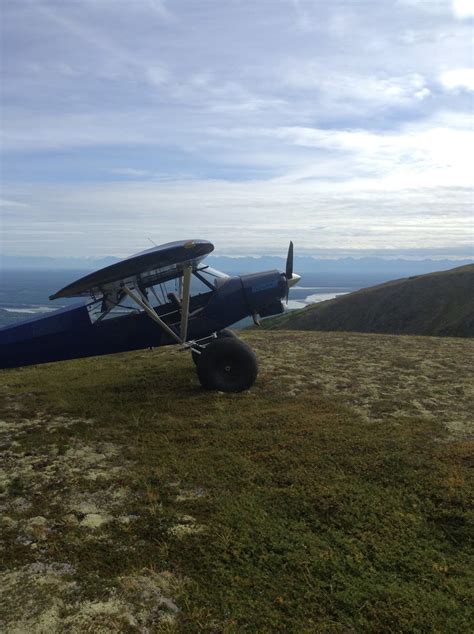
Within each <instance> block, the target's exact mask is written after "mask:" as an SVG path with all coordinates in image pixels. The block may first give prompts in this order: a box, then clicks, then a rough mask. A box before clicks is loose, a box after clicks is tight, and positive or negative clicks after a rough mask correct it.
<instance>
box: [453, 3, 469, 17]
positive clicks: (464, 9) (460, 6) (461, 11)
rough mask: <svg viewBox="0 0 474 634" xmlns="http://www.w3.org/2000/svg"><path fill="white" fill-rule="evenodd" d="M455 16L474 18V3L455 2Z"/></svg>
mask: <svg viewBox="0 0 474 634" xmlns="http://www.w3.org/2000/svg"><path fill="white" fill-rule="evenodd" d="M453 11H454V15H455V16H456V17H458V18H461V19H465V18H472V17H474V1H473V0H453Z"/></svg>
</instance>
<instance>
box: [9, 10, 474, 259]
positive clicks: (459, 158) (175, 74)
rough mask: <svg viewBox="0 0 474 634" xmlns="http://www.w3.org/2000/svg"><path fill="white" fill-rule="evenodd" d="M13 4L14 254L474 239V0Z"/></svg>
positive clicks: (438, 252) (464, 249) (377, 246)
mask: <svg viewBox="0 0 474 634" xmlns="http://www.w3.org/2000/svg"><path fill="white" fill-rule="evenodd" d="M0 7H1V8H0V12H1V15H0V18H1V24H2V27H1V28H2V55H1V59H2V62H1V73H2V79H1V103H2V137H1V139H2V162H1V179H0V181H1V191H0V199H1V202H0V205H1V206H0V254H3V255H35V256H41V255H47V256H61V257H63V256H68V255H70V256H86V257H99V256H105V255H115V256H119V257H122V256H127V255H130V254H132V253H134V252H137V251H140V250H142V249H146V248H149V247H150V246H151V245H150V241H153V242H155V243H157V244H161V243H164V242H168V241H171V240H179V239H189V238H203V239H207V240H211V241H212V242H213V243H214V244H215V246H216V253H217V254H220V255H262V254H269V255H270V254H271V255H282V256H284V255H285V254H286V250H287V245H288V241H289V240H290V239H292V240H293V241H294V242H295V249H296V252H297V253H299V254H300V255H314V256H319V257H341V256H348V255H349V256H356V257H357V256H363V255H382V256H387V255H388V256H393V255H397V254H404V256H411V257H452V258H461V257H466V256H467V257H474V249H473V237H474V194H473V191H474V189H473V171H474V170H473V169H472V166H473V165H474V130H473V122H472V115H473V97H474V69H473V61H474V60H473V26H474V0H383V1H382V2H381V1H380V0H331V1H330V2H327V1H322V0H199V1H198V0H173V1H172V2H171V0H169V1H166V0H69V1H68V2H64V0H1V2H0Z"/></svg>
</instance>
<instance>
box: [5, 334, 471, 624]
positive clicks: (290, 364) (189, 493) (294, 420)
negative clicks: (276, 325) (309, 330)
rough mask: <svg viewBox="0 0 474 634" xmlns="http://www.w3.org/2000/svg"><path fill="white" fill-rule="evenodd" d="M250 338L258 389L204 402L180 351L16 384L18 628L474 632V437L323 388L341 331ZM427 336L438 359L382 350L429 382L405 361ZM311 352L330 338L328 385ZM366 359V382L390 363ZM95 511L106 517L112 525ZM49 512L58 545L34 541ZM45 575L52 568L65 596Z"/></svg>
mask: <svg viewBox="0 0 474 634" xmlns="http://www.w3.org/2000/svg"><path fill="white" fill-rule="evenodd" d="M246 336H247V337H248V338H249V339H250V340H252V343H253V345H254V346H255V348H256V349H257V352H258V353H259V356H260V358H261V359H262V365H263V368H262V372H261V374H260V378H259V380H258V383H257V384H256V386H255V387H254V388H253V389H252V390H251V391H250V392H247V393H243V394H239V395H224V394H217V393H208V392H203V391H202V390H201V389H200V388H199V386H198V383H197V379H196V376H195V372H194V367H193V364H192V362H191V360H190V358H189V357H188V356H187V355H186V354H182V353H179V352H177V351H175V350H163V351H158V352H154V353H150V352H148V351H145V352H138V353H133V354H123V355H117V356H113V357H102V358H98V359H85V360H81V361H76V362H70V363H61V364H54V365H53V364H51V365H48V366H38V367H34V368H25V369H22V370H16V371H9V372H4V373H2V374H1V375H0V385H1V386H2V391H1V392H0V398H1V395H3V396H4V397H8V398H5V399H4V401H3V403H2V405H0V419H1V420H3V421H5V422H6V423H7V425H8V427H7V430H6V438H7V440H8V443H10V444H9V445H6V447H7V450H6V455H7V465H10V466H9V467H7V477H6V479H5V486H6V489H5V495H4V498H3V502H4V504H5V514H6V516H7V517H9V518H10V520H11V521H10V522H9V523H7V527H6V530H5V531H4V533H3V551H2V559H3V562H2V563H3V569H4V572H3V574H4V575H6V576H5V577H4V578H8V579H10V577H8V574H10V575H11V574H12V572H13V573H15V574H16V575H17V577H16V578H15V579H14V580H13V581H11V583H10V582H9V585H8V584H7V585H8V587H7V589H6V595H5V596H6V597H7V600H6V601H5V600H4V602H3V606H4V608H3V613H2V608H1V607H0V623H1V618H3V620H4V624H5V629H6V630H7V631H8V627H12V623H13V622H17V623H22V624H23V627H25V628H27V629H28V630H29V631H46V630H41V623H48V624H49V626H50V628H51V629H50V630H49V631H63V630H62V629H61V628H62V627H66V626H65V624H66V625H67V626H68V627H69V628H70V629H69V630H68V631H94V632H95V631H103V632H116V631H124V632H127V631H130V632H135V631H136V632H139V631H142V629H140V628H144V627H148V628H149V629H150V631H157V632H159V631H178V632H243V631H244V632H245V631H248V632H298V633H299V632H348V631H356V632H427V631H433V632H469V631H472V619H473V616H474V614H473V611H472V603H471V601H472V598H473V597H472V592H473V589H474V585H473V575H472V570H473V569H474V567H473V563H474V561H473V557H472V554H473V553H472V536H473V532H472V526H473V521H472V520H473V514H472V491H473V488H472V472H470V470H469V466H470V461H471V456H472V444H470V443H469V442H468V440H467V439H466V437H465V435H462V436H458V437H456V438H453V437H452V436H450V435H448V431H447V430H446V428H445V427H444V426H442V425H441V424H440V423H439V422H437V421H436V420H435V419H432V418H430V417H429V416H421V415H418V416H416V415H413V413H410V410H404V411H403V412H402V413H401V414H400V415H386V412H385V413H384V409H383V407H382V410H381V411H382V414H380V407H378V408H377V407H375V409H374V407H373V405H374V402H375V404H377V403H379V404H380V403H384V399H386V395H384V394H383V393H380V394H378V395H376V396H374V397H373V398H374V399H375V401H374V402H371V403H370V407H369V406H367V408H366V409H365V410H361V409H360V408H359V409H358V408H357V407H355V406H354V405H353V404H352V403H351V398H349V397H348V394H349V392H346V391H344V390H345V388H344V387H342V388H341V395H342V396H341V397H336V396H335V393H334V392H333V391H331V389H332V388H331V385H329V384H327V385H326V386H324V385H323V388H322V389H321V386H320V387H319V388H315V387H314V383H312V381H313V380H314V379H315V377H316V378H318V377H320V379H321V380H323V378H321V377H323V374H327V375H329V374H331V376H332V379H333V380H334V383H335V384H337V381H339V380H340V376H339V375H338V373H337V370H336V369H335V368H337V367H338V363H340V361H341V360H340V358H339V357H338V356H337V355H333V357H330V355H329V353H328V350H329V349H330V348H329V346H330V345H332V344H331V336H332V337H340V335H332V333H331V335H330V334H328V333H324V334H323V335H322V337H320V338H318V334H312V335H309V339H308V335H304V336H303V335H300V334H298V333H291V334H287V333H278V335H277V334H276V333H275V336H273V333H263V334H261V333H251V334H248V335H246ZM364 337H365V339H364ZM368 337H371V336H368V335H351V336H348V337H347V338H346V339H345V345H346V347H347V348H348V349H350V348H351V346H353V347H354V346H356V345H360V347H361V349H364V348H365V347H366V344H367V341H368ZM361 338H362V340H361ZM409 339H410V341H412V342H415V343H416V346H418V349H419V354H420V358H425V359H426V357H427V355H429V353H430V352H429V351H430V342H429V340H427V339H423V341H421V338H404V339H400V340H397V338H396V337H392V338H389V337H385V338H377V337H376V336H375V337H373V339H372V340H373V341H374V342H375V343H377V345H378V346H383V348H384V350H385V352H386V355H387V364H388V365H390V367H392V368H395V369H396V370H397V371H399V372H404V373H408V374H409V373H414V375H415V376H416V374H417V373H418V371H419V368H418V366H417V365H416V364H415V366H414V367H412V364H411V362H405V361H404V360H403V355H401V352H400V341H401V342H402V343H403V341H406V342H408V340H409ZM308 341H310V342H313V343H314V344H315V345H317V346H319V347H324V345H326V353H327V354H326V358H325V360H324V362H325V364H326V369H325V370H324V372H323V371H321V369H320V368H319V366H318V365H317V363H319V362H320V361H321V360H319V361H316V360H314V361H311V349H310V348H308ZM338 341H339V340H338ZM325 342H326V343H325ZM359 342H360V343H359ZM381 342H382V343H381ZM285 345H286V346H287V348H285ZM334 345H336V344H334ZM407 345H408V343H407ZM433 345H434V344H433ZM416 346H415V347H416ZM423 346H425V347H423ZM446 346H448V344H446ZM411 349H413V343H412V345H411ZM286 350H288V351H292V354H293V357H291V358H290V356H289V354H290V352H288V354H285V351H286ZM452 350H453V352H452V355H451V357H450V358H449V359H448V360H449V361H450V362H451V363H452V364H453V365H454V369H453V372H455V373H456V374H457V375H458V376H459V368H460V367H463V368H464V365H463V361H462V358H461V356H460V354H459V349H458V348H456V347H454V348H453V349H452ZM438 352H439V350H438ZM435 353H436V351H435ZM435 353H434V356H436V354H435ZM390 355H391V356H390ZM356 356H357V367H356V366H354V368H353V369H354V372H356V370H359V369H360V368H361V366H362V365H363V364H364V363H365V364H366V366H367V367H368V366H370V364H371V363H373V359H371V358H370V355H368V356H367V358H365V359H364V358H362V359H361V357H360V354H359V353H357V355H356ZM443 357H446V350H445V349H443ZM331 363H332V364H333V365H332V366H331V365H330V364H331ZM344 363H345V365H346V368H347V367H349V368H350V364H351V361H350V358H349V361H348V360H347V359H346V360H345V362H344ZM354 363H355V361H354ZM328 364H329V365H328ZM305 365H306V367H305V369H304V370H302V368H303V367H304V366H305ZM365 369H366V370H367V368H365ZM463 371H464V372H467V370H466V369H464V370H463ZM292 373H293V374H294V375H295V376H297V377H299V378H298V379H297V380H295V381H292V380H291V376H292ZM408 374H407V376H408ZM357 375H358V376H359V373H357ZM369 375H370V372H369V371H368V370H367V372H366V374H365V376H366V377H367V376H369ZM305 378H306V382H305ZM466 380H468V378H467V375H466ZM448 382H449V381H446V384H444V383H443V382H442V381H441V382H438V385H437V388H436V389H437V390H438V391H440V392H441V393H442V392H443V389H444V390H445V391H446V390H448V389H449V385H448V384H447V383H448ZM294 384H296V385H297V386H299V387H298V390H297V393H296V394H294V395H293V396H291V395H289V394H288V393H287V390H290V391H291V389H293V388H294ZM328 386H329V387H328ZM372 387H373V386H372ZM330 388H331V389H330ZM418 388H419V389H421V387H420V386H418V387H417V385H416V383H415V384H414V385H413V387H412V392H413V393H412V394H411V397H412V399H413V400H416V398H417V397H418V394H417V393H416V390H417V389H418ZM351 389H352V392H350V394H352V393H353V389H354V388H351ZM367 389H368V384H367V381H366V382H365V383H363V385H362V388H361V394H363V393H365V392H364V390H367ZM394 389H395V388H394ZM403 389H405V388H403ZM389 392H390V390H389ZM391 393H392V396H393V393H394V392H393V391H392V392H391ZM350 394H349V396H350ZM356 396H357V395H356ZM404 398H405V399H406V398H407V394H406V392H405V396H404ZM377 399H378V400H377ZM356 400H357V399H356ZM458 400H459V399H458ZM357 402H358V401H357ZM364 403H365V401H364ZM364 403H362V405H364ZM452 403H453V410H455V408H456V407H457V405H456V399H455V398H454V397H453V399H452ZM364 407H365V405H364ZM387 408H388V410H389V413H390V414H393V411H394V405H393V401H390V402H389V404H388V406H387V407H386V409H387ZM407 411H408V415H407ZM364 412H365V413H364ZM367 412H368V413H369V414H367ZM374 412H375V414H374ZM57 416H62V417H64V420H62V419H59V420H58V419H57ZM381 417H382V418H381ZM384 417H385V418H384ZM457 418H458V412H457V411H453V419H457ZM31 420H33V422H32V423H31V422H30V423H28V421H31ZM35 421H36V422H35ZM61 421H62V422H61ZM11 443H13V445H12V444H11ZM94 452H95V453H94ZM35 461H36V462H35ZM32 465H33V467H32V468H30V467H31V466H32ZM48 468H49V471H48ZM46 473H47V474H50V475H45V474H46ZM91 473H92V475H93V476H94V477H89V476H91ZM470 477H471V479H470ZM119 490H122V491H124V492H125V493H124V495H122V496H121V497H118V498H117V500H114V499H112V496H113V494H114V492H116V491H119ZM18 500H20V502H18ZM22 500H23V502H21V501H22ZM78 500H79V502H78ZM84 501H86V502H87V503H88V504H90V503H94V504H95V505H96V506H97V509H96V511H97V515H102V516H103V517H105V518H106V521H105V522H104V523H103V524H102V525H101V526H99V527H98V528H95V529H93V528H90V527H88V526H87V525H85V524H84V518H87V517H92V515H91V514H90V512H91V509H88V508H86V507H85V506H84ZM22 504H23V506H22ZM25 504H26V507H25ZM81 504H82V505H83V506H82V507H81ZM81 508H82V511H81ZM71 509H73V510H71ZM92 512H93V509H92ZM38 516H41V517H44V518H45V519H46V525H47V528H46V532H45V531H44V530H43V529H34V530H33V529H31V528H30V529H27V527H28V521H30V520H31V518H34V517H38ZM25 527H26V528H25ZM28 530H29V532H28ZM32 530H33V532H32ZM42 530H43V532H42ZM25 531H26V532H25ZM35 531H36V533H35ZM25 535H26V537H25ZM35 563H36V564H44V565H46V566H50V569H48V570H49V573H48V574H50V578H49V581H48V579H46V581H47V582H48V583H49V585H48V583H46V586H45V583H43V584H42V583H41V579H40V577H41V575H38V572H37V568H34V567H33V568H32V564H35ZM59 565H62V566H63V567H64V566H65V565H68V566H70V568H67V569H65V571H64V570H62V572H57V570H56V569H55V568H54V566H56V567H57V566H59ZM54 575H56V577H54ZM53 577H54V579H53ZM0 581H1V579H0ZM25 587H27V588H28V589H29V590H28V593H29V595H30V596H33V597H35V600H34V601H33V603H32V604H31V605H30V604H28V602H25V601H24V600H22V598H24V597H25ZM45 587H46V588H49V590H48V592H45V591H44V588H45ZM163 597H165V598H166V599H167V600H169V601H172V602H173V604H175V605H176V606H177V607H179V611H176V610H175V609H174V608H173V606H171V607H169V606H168V607H167V605H166V604H165V603H160V601H162V598H163ZM104 605H105V607H104ZM28 606H29V607H28ZM91 606H94V609H92V608H91ZM54 628H57V629H56V630H54ZM74 628H76V629H74ZM87 628H89V629H87Z"/></svg>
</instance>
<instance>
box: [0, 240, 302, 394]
mask: <svg viewBox="0 0 474 634" xmlns="http://www.w3.org/2000/svg"><path fill="white" fill-rule="evenodd" d="M213 249H214V246H213V245H212V244H211V243H210V242H208V241H207V240H183V241H178V242H170V243H168V244H163V245H161V246H156V247H153V248H151V249H148V250H146V251H142V252H141V253H138V254H136V255H133V256H131V257H129V258H126V259H124V260H121V261H120V262H117V263H115V264H112V265H110V266H107V267H105V268H103V269H100V270H99V271H96V272H94V273H91V274H89V275H86V276H85V277H82V278H81V279H79V280H77V281H75V282H73V283H72V284H69V285H68V286H66V287H64V288H63V289H61V290H60V291H58V292H57V293H55V294H54V295H52V296H51V297H50V299H59V298H70V297H85V298H87V299H88V301H87V302H86V303H83V302H84V300H83V302H82V303H80V304H74V305H72V306H68V307H66V308H60V309H58V310H56V311H54V312H52V313H48V314H47V315H46V316H39V317H34V318H32V319H29V320H28V321H26V322H21V323H20V324H17V325H12V326H7V327H5V328H2V329H0V368H16V367H20V366H26V365H33V364H39V363H50V362H52V361H62V360H65V359H76V358H79V357H90V356H96V355H103V354H111V353H115V352H124V351H127V350H137V349H140V348H155V347H158V346H166V345H171V344H179V345H180V346H181V347H182V348H183V349H189V350H191V353H192V357H193V360H194V362H195V364H196V370H197V374H198V378H199V381H200V383H201V385H202V386H203V387H204V388H206V389H215V390H220V391H223V392H240V391H242V390H246V389H248V388H249V387H251V386H252V385H253V383H254V382H255V379H256V377H257V361H256V357H255V354H254V352H253V351H252V349H251V348H250V347H249V346H248V345H247V344H246V343H244V342H243V341H242V340H240V339H239V338H237V337H236V335H235V334H234V333H233V332H232V331H230V330H228V326H230V325H232V324H234V323H236V322H238V321H240V320H241V319H244V318H245V317H248V316H250V317H253V319H254V321H255V323H257V324H258V323H259V317H268V316H270V315H278V314H280V313H282V312H283V310H284V307H283V302H282V300H283V299H285V298H286V300H288V293H289V289H290V288H291V287H292V286H294V285H295V284H297V283H298V281H299V280H300V276H299V275H296V274H295V273H293V243H292V242H290V246H289V249H288V256H287V261H286V269H285V272H284V273H281V272H280V271H277V270H272V271H264V272H261V273H254V274H251V275H241V276H236V277H229V276H228V275H225V274H224V273H221V272H219V271H216V270H214V269H212V268H211V267H209V266H207V265H205V264H204V263H203V260H204V258H205V257H206V256H207V255H209V253H211V251H213ZM170 284H174V289H175V290H174V291H173V290H170Z"/></svg>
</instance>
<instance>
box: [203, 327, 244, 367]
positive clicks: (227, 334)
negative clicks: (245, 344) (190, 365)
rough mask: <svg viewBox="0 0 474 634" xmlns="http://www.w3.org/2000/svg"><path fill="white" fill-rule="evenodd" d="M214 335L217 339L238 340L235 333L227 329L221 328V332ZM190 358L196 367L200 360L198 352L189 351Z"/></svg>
mask: <svg viewBox="0 0 474 634" xmlns="http://www.w3.org/2000/svg"><path fill="white" fill-rule="evenodd" d="M216 335H217V338H218V339H224V338H225V337H227V338H229V339H230V338H232V339H238V337H237V335H236V334H235V332H234V331H233V330H229V328H223V329H222V330H219V332H216ZM191 356H192V358H193V361H194V364H195V365H197V364H198V363H199V359H200V358H201V355H200V354H199V353H198V352H195V351H194V350H191Z"/></svg>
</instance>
